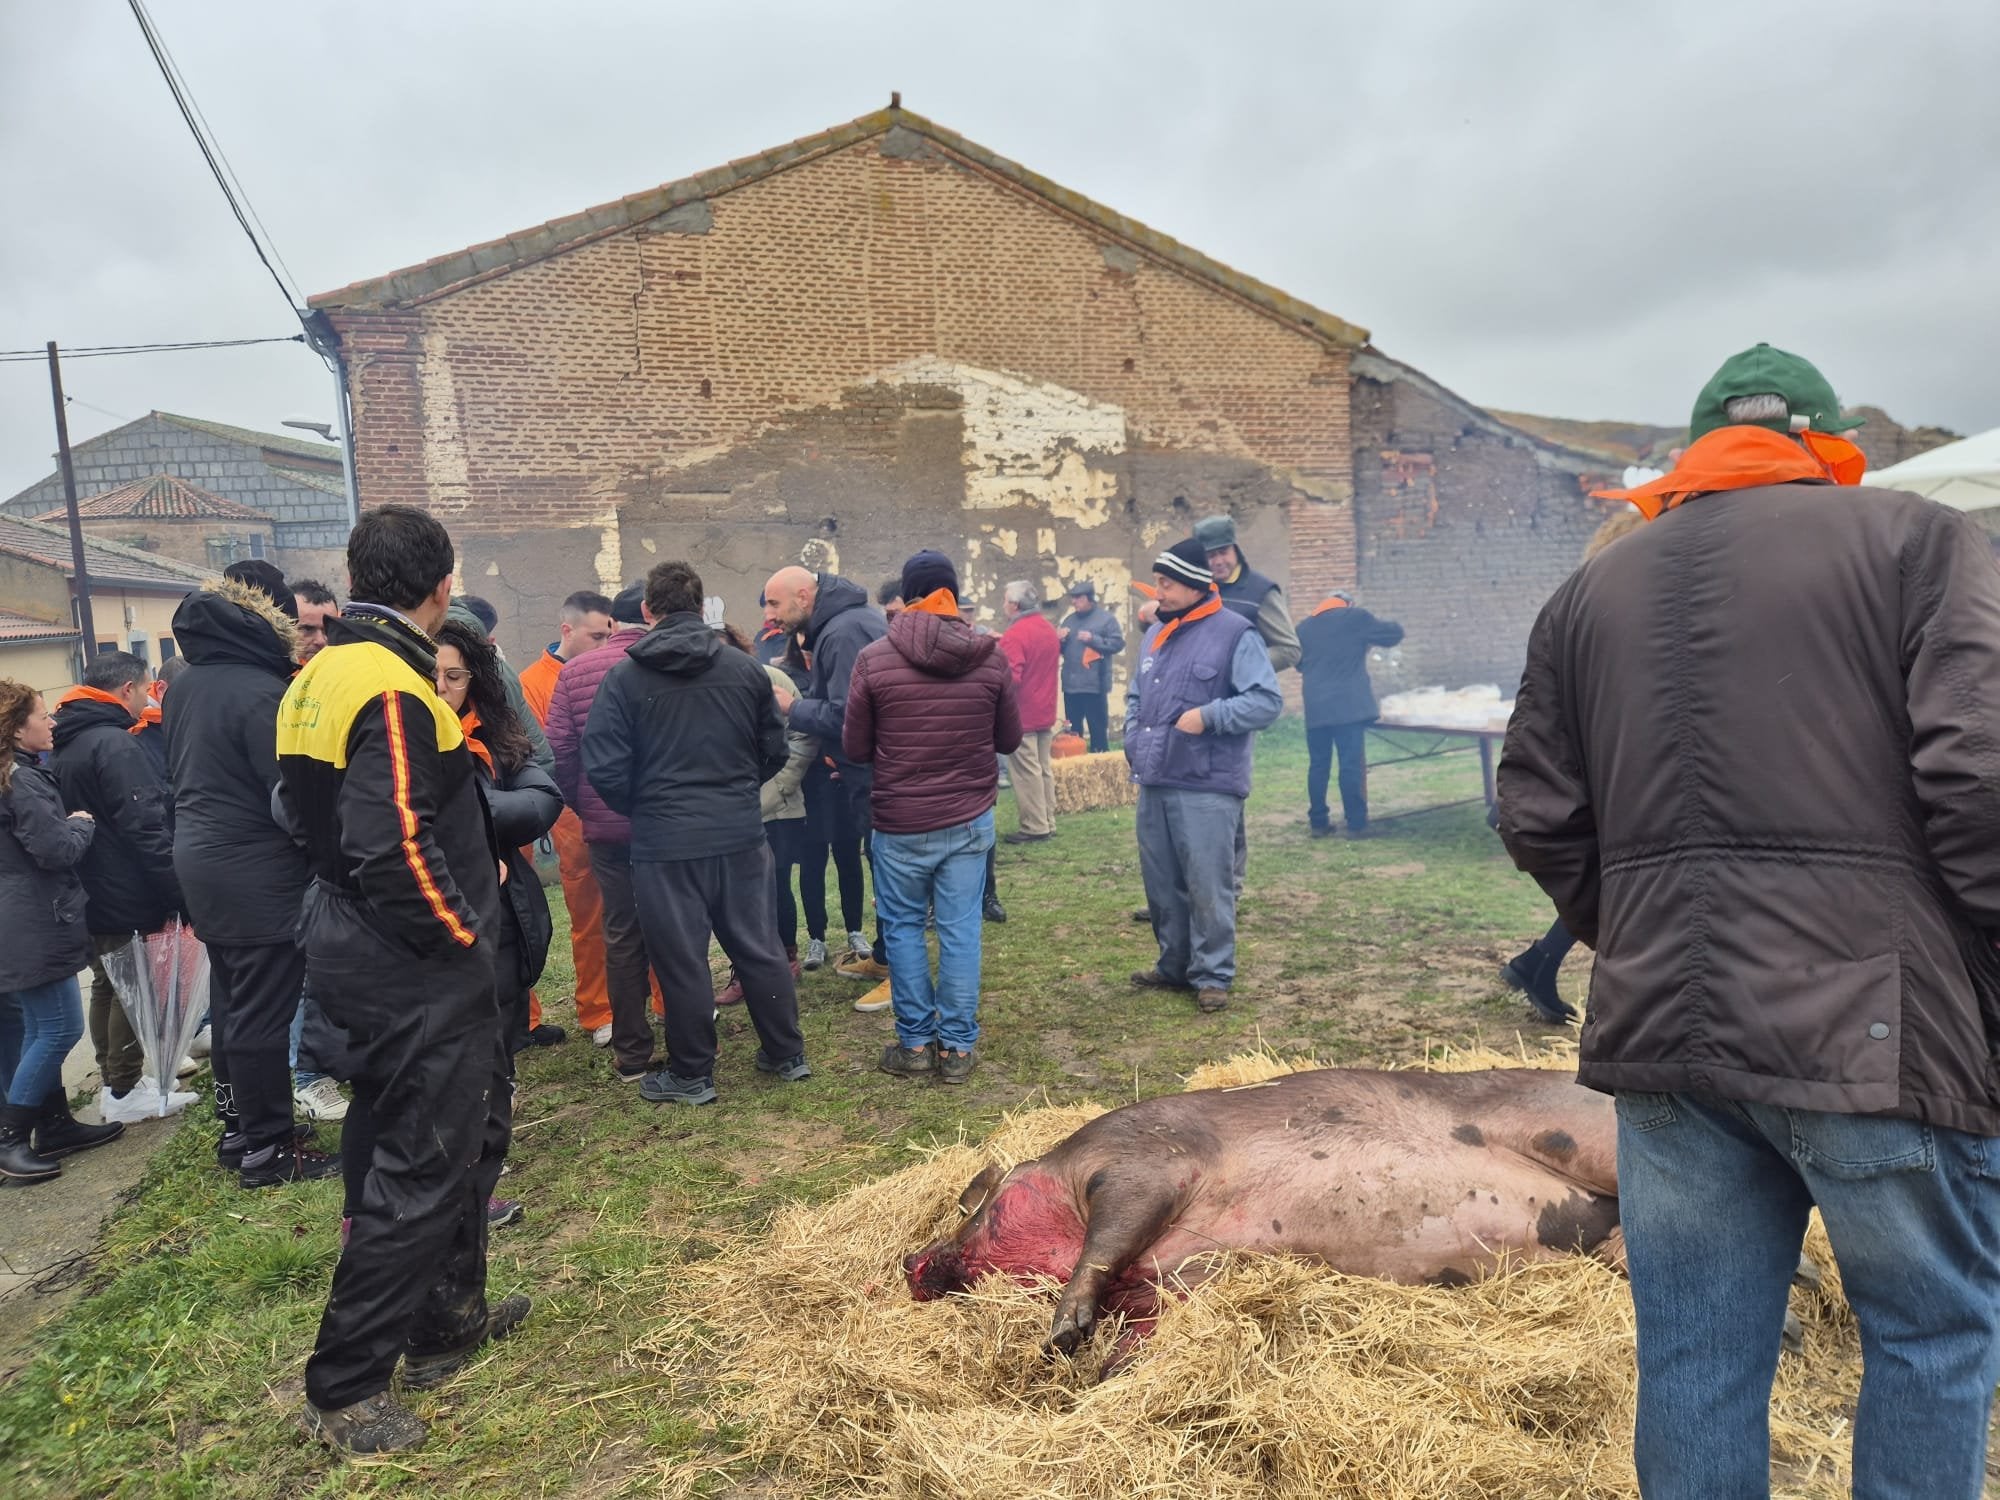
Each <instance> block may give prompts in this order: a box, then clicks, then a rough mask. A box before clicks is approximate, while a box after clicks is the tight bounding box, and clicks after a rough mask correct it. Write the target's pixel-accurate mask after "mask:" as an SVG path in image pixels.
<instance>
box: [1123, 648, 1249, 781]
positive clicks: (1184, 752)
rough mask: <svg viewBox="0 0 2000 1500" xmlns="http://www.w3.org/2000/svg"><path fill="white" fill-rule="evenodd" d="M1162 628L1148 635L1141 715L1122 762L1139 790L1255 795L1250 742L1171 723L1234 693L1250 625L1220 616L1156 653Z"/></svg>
mask: <svg viewBox="0 0 2000 1500" xmlns="http://www.w3.org/2000/svg"><path fill="white" fill-rule="evenodd" d="M1163 628H1164V627H1163V626H1159V625H1155V626H1154V627H1153V628H1152V629H1151V630H1149V631H1147V632H1146V644H1145V651H1144V654H1143V655H1142V656H1141V658H1140V660H1139V717H1138V719H1137V721H1136V722H1135V723H1134V724H1133V725H1132V731H1131V733H1129V734H1128V735H1126V737H1125V758H1126V760H1127V761H1129V762H1130V763H1131V766H1132V774H1133V775H1134V776H1135V777H1137V778H1138V781H1139V784H1140V785H1141V786H1163V787H1165V786H1170V787H1179V788H1181V789H1182V790H1184V791H1190V792H1231V793H1234V794H1235V795H1236V796H1238V797H1247V796H1249V795H1250V753H1251V746H1250V736H1249V735H1247V734H1184V733H1182V732H1181V731H1180V730H1178V729H1176V728H1174V720H1176V719H1178V718H1179V717H1180V716H1181V715H1182V714H1184V713H1186V712H1187V711H1188V710H1189V709H1191V708H1203V707H1206V706H1207V705H1208V704H1210V703H1213V702H1214V701H1215V700H1216V699H1218V698H1228V697H1231V696H1233V695H1234V694H1235V692H1236V686H1235V684H1234V683H1232V682H1231V681H1230V680H1229V665H1230V662H1231V660H1232V659H1233V658H1234V657H1235V655H1236V643H1237V642H1238V641H1240V640H1241V639H1243V636H1244V634H1245V633H1246V632H1247V631H1249V629H1250V622H1249V621H1248V620H1246V619H1244V618H1243V616H1241V615H1239V614H1233V613H1231V612H1230V611H1229V610H1227V609H1224V610H1220V611H1218V612H1217V613H1215V614H1212V615H1209V616H1208V617H1207V618H1205V619H1200V620H1196V621H1194V622H1192V623H1191V624H1184V625H1182V626H1181V627H1180V629H1178V630H1176V631H1175V632H1174V633H1173V635H1172V636H1171V637H1170V638H1169V639H1168V641H1167V645H1166V649H1165V650H1164V651H1156V650H1155V649H1154V642H1155V641H1157V640H1158V639H1159V636H1160V631H1161V630H1162V629H1163Z"/></svg>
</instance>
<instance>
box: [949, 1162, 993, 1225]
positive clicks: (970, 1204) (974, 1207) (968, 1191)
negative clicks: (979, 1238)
mask: <svg viewBox="0 0 2000 1500" xmlns="http://www.w3.org/2000/svg"><path fill="white" fill-rule="evenodd" d="M1000 1177H1001V1172H1000V1169H999V1168H998V1167H997V1166H991V1167H988V1168H986V1169H985V1170H984V1171H983V1172H981V1173H980V1174H979V1175H978V1176H977V1177H975V1178H973V1179H972V1181H970V1182H968V1183H967V1184H966V1185H965V1191H964V1192H962V1193H960V1194H959V1195H958V1211H959V1212H960V1213H961V1214H963V1215H964V1216H965V1217H966V1218H968V1219H969V1218H971V1217H972V1216H973V1215H974V1214H976V1213H978V1212H979V1210H980V1209H982V1208H984V1207H985V1206H986V1200H987V1199H988V1198H990V1197H992V1196H993V1189H994V1188H995V1187H997V1186H999V1183H1000Z"/></svg>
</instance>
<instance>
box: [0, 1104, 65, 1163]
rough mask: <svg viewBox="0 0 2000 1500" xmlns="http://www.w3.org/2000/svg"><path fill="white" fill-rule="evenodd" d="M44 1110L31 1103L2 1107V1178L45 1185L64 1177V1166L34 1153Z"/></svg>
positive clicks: (0, 1131)
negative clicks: (53, 1178)
mask: <svg viewBox="0 0 2000 1500" xmlns="http://www.w3.org/2000/svg"><path fill="white" fill-rule="evenodd" d="M40 1115H41V1111H40V1110H39V1109H37V1108H36V1107H35V1106H34V1105H32V1104H4V1105H0V1177H7V1178H11V1179H12V1180H13V1181H15V1182H46V1181H48V1180H49V1179H50V1178H51V1177H60V1176H62V1163H61V1162H58V1161H51V1160H50V1159H49V1158H48V1157H46V1156H43V1155H41V1154H40V1153H39V1152H37V1151H36V1150H35V1147H34V1143H33V1138H34V1130H35V1122H36V1120H37V1118H38V1117H39V1116H40Z"/></svg>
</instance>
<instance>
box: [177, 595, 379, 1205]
mask: <svg viewBox="0 0 2000 1500" xmlns="http://www.w3.org/2000/svg"><path fill="white" fill-rule="evenodd" d="M297 607H298V606H297V605H295V604H294V603H293V602H292V594H291V590H290V589H288V588H286V587H285V580H284V575H282V574H281V573H279V572H278V570H277V569H276V568H274V567H272V566H271V565H270V564H269V563H266V562H241V563H232V564H231V565H230V566H229V568H228V569H227V570H226V571H225V572H224V573H223V576H222V579H221V580H220V581H219V582H217V583H214V584H211V585H209V586H207V587H205V588H203V589H201V590H199V591H198V592H196V593H192V594H189V595H188V596H187V598H185V599H183V600H182V601H181V606H180V608H179V609H178V610H176V611H175V612H174V637H175V639H176V640H178V641H179V642H180V646H181V652H182V654H183V655H184V656H186V657H187V659H188V668H187V670H186V671H185V672H184V673H182V674H181V678H180V680H179V681H178V682H176V683H175V684H174V690H173V692H172V693H171V694H169V695H168V698H167V702H166V703H165V704H164V705H163V706H162V707H163V711H164V713H163V717H164V723H165V725H166V731H167V768H168V775H169V779H170V781H171V782H172V784H173V795H174V873H175V874H176V875H177V876H178V877H179V879H180V883H181V891H182V893H183V894H184V896H185V897H186V902H185V909H186V911H187V914H188V916H189V917H190V918H191V919H192V920H193V922H194V927H195V931H196V932H197V933H198V934H199V935H200V936H201V939H202V941H203V942H204V943H206V944H207V945H208V959H209V1024H210V1029H211V1036H212V1041H211V1048H212V1050H211V1053H210V1062H211V1065H212V1066H213V1068H214V1070H215V1106H216V1113H217V1114H219V1115H221V1116H222V1122H223V1136H222V1141H221V1144H220V1145H219V1146H218V1147H217V1148H216V1159H217V1160H218V1161H220V1162H221V1163H222V1164H223V1165H224V1166H225V1167H232V1168H235V1169H237V1172H238V1178H237V1180H238V1181H239V1182H240V1183H241V1184H242V1185H243V1186H244V1187H246V1188H252V1187H269V1186H271V1185H272V1184H274V1183H280V1182H292V1181H297V1180H300V1179H305V1178H318V1177H331V1176H333V1175H334V1174H335V1173H336V1172H338V1171H339V1170H340V1162H339V1159H338V1158H336V1157H332V1156H327V1155H324V1154H322V1153H320V1152H317V1151H309V1150H306V1149H304V1148H303V1147H301V1146H300V1145H299V1143H298V1140H297V1137H296V1135H295V1134H294V1131H293V1127H292V1062H291V1025H292V1016H293V1013H294V1012H295V1011H296V1010H297V1009H298V1002H299V989H300V986H302V985H303V984H304V983H305V977H306V966H305V958H304V956H303V955H302V954H301V953H300V952H299V948H298V942H297V938H296V932H297V928H298V924H299V903H300V901H301V900H302V899H303V898H304V896H305V888H306V862H305V856H304V855H303V854H301V853H300V852H299V847H298V845H297V844H296V843H294V842H293V840H292V836H291V835H290V834H289V833H288V832H286V831H285V830H284V829H283V828H281V827H279V826H278V822H277V820H276V818H275V817H274V816H273V815H272V811H271V793H272V790H273V788H275V787H276V785H277V782H278V750H277V724H278V703H279V701H280V700H281V699H282V698H283V697H284V696H285V686H286V684H287V683H289V682H290V681H291V678H292V672H293V670H294V664H293V661H292V653H293V652H294V650H296V649H297V644H298V642H297V636H296V631H295V627H294V625H293V621H292V614H291V612H292V611H293V610H295V609H296V608H297Z"/></svg>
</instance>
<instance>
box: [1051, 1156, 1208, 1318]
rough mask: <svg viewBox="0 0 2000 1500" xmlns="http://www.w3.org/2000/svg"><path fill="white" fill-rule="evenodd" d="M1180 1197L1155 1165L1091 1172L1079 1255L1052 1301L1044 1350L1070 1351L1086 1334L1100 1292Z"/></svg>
mask: <svg viewBox="0 0 2000 1500" xmlns="http://www.w3.org/2000/svg"><path fill="white" fill-rule="evenodd" d="M1179 1196H1180V1195H1179V1193H1178V1191H1177V1190H1176V1188H1175V1186H1174V1184H1172V1183H1170V1182H1167V1181H1164V1180H1162V1179H1161V1178H1160V1176H1159V1173H1158V1169H1157V1167H1155V1168H1152V1169H1151V1170H1142V1171H1127V1172H1124V1173H1122V1174H1120V1175H1119V1176H1117V1177H1113V1176H1112V1175H1111V1174H1110V1171H1109V1169H1105V1170H1101V1171H1099V1172H1096V1173H1094V1174H1093V1175H1092V1177H1091V1179H1090V1183H1089V1185H1088V1186H1087V1187H1086V1188H1085V1189H1084V1221H1085V1226H1086V1227H1085V1229H1084V1235H1083V1253H1082V1254H1081V1255H1079V1256H1078V1257H1077V1262H1076V1268H1075V1269H1074V1270H1073V1271H1071V1272H1070V1276H1069V1285H1068V1286H1067V1287H1065V1288H1064V1289H1063V1294H1062V1300H1061V1301H1059V1302H1057V1303H1056V1313H1055V1317H1054V1319H1053V1320H1052V1321H1051V1322H1050V1324H1049V1337H1048V1341H1047V1342H1046V1343H1044V1344H1043V1345H1042V1352H1043V1353H1044V1354H1074V1353H1075V1352H1076V1350H1077V1348H1078V1347H1079V1346H1080V1345H1081V1344H1082V1343H1083V1342H1084V1341H1085V1340H1086V1339H1088V1338H1089V1337H1090V1331H1091V1329H1092V1328H1094V1327H1095V1326H1096V1324H1097V1308H1098V1304H1099V1303H1100V1302H1101V1301H1102V1300H1103V1298H1104V1294H1105V1292H1106V1291H1107V1290H1108V1289H1109V1288H1110V1286H1111V1284H1112V1283H1113V1282H1114V1281H1116V1280H1117V1279H1118V1278H1119V1277H1120V1276H1121V1275H1122V1274H1123V1273H1124V1271H1125V1270H1126V1268H1127V1267H1129V1266H1130V1265H1131V1264H1132V1262H1134V1261H1135V1260H1137V1259H1138V1258H1139V1256H1140V1254H1141V1253H1142V1252H1143V1251H1144V1250H1145V1248H1146V1247H1147V1246H1148V1245H1150V1244H1152V1243H1153V1242H1154V1241H1155V1240H1157V1239H1158V1238H1159V1237H1160V1235H1161V1234H1162V1233H1163V1232H1164V1231H1165V1229H1166V1228H1167V1226H1168V1224H1170V1223H1171V1222H1172V1221H1173V1217H1174V1212H1175V1209H1176V1207H1177V1205H1178V1200H1179Z"/></svg>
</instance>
